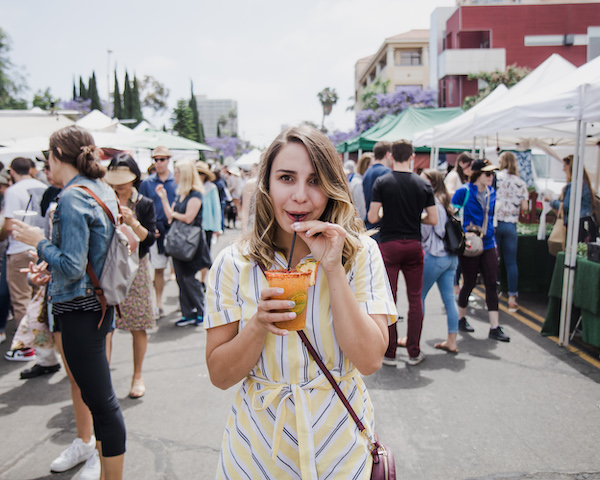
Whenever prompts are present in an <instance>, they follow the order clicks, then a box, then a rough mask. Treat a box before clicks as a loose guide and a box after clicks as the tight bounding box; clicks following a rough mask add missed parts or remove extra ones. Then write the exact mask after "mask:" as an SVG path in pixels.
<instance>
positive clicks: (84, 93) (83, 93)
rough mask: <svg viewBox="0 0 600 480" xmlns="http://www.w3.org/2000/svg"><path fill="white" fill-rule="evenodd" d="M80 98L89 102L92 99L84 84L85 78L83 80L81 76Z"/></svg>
mask: <svg viewBox="0 0 600 480" xmlns="http://www.w3.org/2000/svg"><path fill="white" fill-rule="evenodd" d="M79 98H81V99H82V100H87V99H89V98H90V96H89V95H88V89H87V88H86V86H85V83H83V78H81V76H79Z"/></svg>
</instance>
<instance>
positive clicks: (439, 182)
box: [422, 168, 454, 215]
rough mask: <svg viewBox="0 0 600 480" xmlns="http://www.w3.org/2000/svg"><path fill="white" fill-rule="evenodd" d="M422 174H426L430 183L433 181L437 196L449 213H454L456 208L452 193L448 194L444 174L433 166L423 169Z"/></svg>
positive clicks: (432, 185)
mask: <svg viewBox="0 0 600 480" xmlns="http://www.w3.org/2000/svg"><path fill="white" fill-rule="evenodd" d="M422 174H423V175H425V177H427V180H429V183H431V187H432V188H433V194H434V196H435V198H437V199H438V200H439V201H440V203H441V204H442V206H443V207H444V209H445V210H446V212H447V213H448V215H453V214H454V210H453V208H452V205H451V202H450V195H448V190H447V189H446V184H445V183H444V175H442V173H441V172H438V171H437V170H434V169H433V168H427V169H425V170H423V172H422Z"/></svg>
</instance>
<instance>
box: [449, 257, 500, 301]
mask: <svg viewBox="0 0 600 480" xmlns="http://www.w3.org/2000/svg"><path fill="white" fill-rule="evenodd" d="M458 262H459V265H460V268H461V269H462V274H463V286H462V288H461V289H460V293H459V294H458V306H459V307H461V308H467V305H468V303H469V295H471V292H472V291H473V288H475V284H476V283H477V274H478V273H481V276H482V277H483V283H484V285H485V303H486V305H487V309H488V312H497V311H498V291H497V290H496V280H497V279H498V254H497V252H496V248H495V247H494V248H489V249H487V250H484V251H483V253H482V254H481V255H479V256H478V257H465V256H464V255H459V256H458Z"/></svg>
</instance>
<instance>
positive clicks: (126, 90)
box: [123, 71, 134, 119]
mask: <svg viewBox="0 0 600 480" xmlns="http://www.w3.org/2000/svg"><path fill="white" fill-rule="evenodd" d="M130 118H134V117H133V99H132V95H131V85H130V83H129V74H128V73H127V71H125V86H124V87H123V119H130Z"/></svg>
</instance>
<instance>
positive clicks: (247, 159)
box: [235, 148, 262, 170]
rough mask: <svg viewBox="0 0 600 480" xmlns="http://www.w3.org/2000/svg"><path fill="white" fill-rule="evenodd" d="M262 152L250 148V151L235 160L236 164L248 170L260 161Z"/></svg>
mask: <svg viewBox="0 0 600 480" xmlns="http://www.w3.org/2000/svg"><path fill="white" fill-rule="evenodd" d="M261 155H262V152H261V151H260V150H257V149H256V148H255V149H254V150H250V151H249V152H248V153H245V154H244V155H242V156H241V157H240V158H238V159H237V160H236V161H235V165H236V166H238V167H239V168H241V169H244V170H248V169H250V168H252V166H253V165H256V164H258V163H260V156H261Z"/></svg>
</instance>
